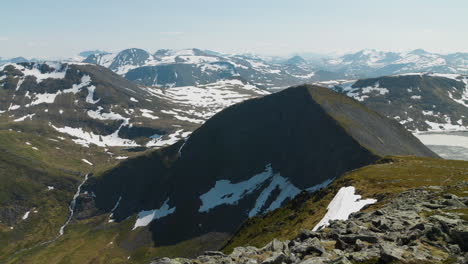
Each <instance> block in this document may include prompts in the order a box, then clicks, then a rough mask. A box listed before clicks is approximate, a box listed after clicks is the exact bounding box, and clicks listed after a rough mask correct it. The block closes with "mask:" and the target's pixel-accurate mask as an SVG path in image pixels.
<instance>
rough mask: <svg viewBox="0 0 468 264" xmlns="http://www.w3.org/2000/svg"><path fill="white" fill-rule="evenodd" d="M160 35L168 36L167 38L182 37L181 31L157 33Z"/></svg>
mask: <svg viewBox="0 0 468 264" xmlns="http://www.w3.org/2000/svg"><path fill="white" fill-rule="evenodd" d="M159 34H161V35H168V36H176V35H182V34H184V32H181V31H167V32H159Z"/></svg>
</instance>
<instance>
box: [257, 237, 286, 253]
mask: <svg viewBox="0 0 468 264" xmlns="http://www.w3.org/2000/svg"><path fill="white" fill-rule="evenodd" d="M287 249H288V245H287V244H286V243H284V242H281V241H279V240H278V239H276V238H275V239H273V241H271V242H270V243H268V244H267V245H266V246H265V247H263V248H262V250H263V251H274V252H280V251H284V250H287Z"/></svg>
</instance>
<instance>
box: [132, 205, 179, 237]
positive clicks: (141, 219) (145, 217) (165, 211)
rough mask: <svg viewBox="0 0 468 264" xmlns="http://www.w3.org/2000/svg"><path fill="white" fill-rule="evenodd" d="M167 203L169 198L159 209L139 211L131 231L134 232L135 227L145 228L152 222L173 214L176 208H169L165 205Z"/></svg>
mask: <svg viewBox="0 0 468 264" xmlns="http://www.w3.org/2000/svg"><path fill="white" fill-rule="evenodd" d="M168 202H169V198H168V199H167V200H166V201H164V203H163V205H161V207H160V208H159V209H154V210H149V211H141V212H139V213H138V218H137V220H136V221H135V225H134V226H133V229H132V230H135V229H136V228H137V227H140V226H147V225H149V223H151V222H152V221H153V220H157V219H160V218H163V217H165V216H167V215H170V214H172V213H174V212H175V210H176V208H175V207H172V208H170V207H169V205H168V204H167V203H168Z"/></svg>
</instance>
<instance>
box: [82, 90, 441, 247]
mask: <svg viewBox="0 0 468 264" xmlns="http://www.w3.org/2000/svg"><path fill="white" fill-rule="evenodd" d="M386 155H416V156H424V157H437V155H436V154H434V153H433V152H432V151H430V150H429V149H428V148H426V147H425V146H424V145H422V143H420V142H419V141H418V140H417V139H416V138H415V137H413V136H412V135H411V134H410V133H409V132H407V131H406V130H405V129H404V128H403V127H402V126H401V125H400V124H398V123H397V122H395V121H393V120H391V119H388V118H386V117H384V116H381V115H379V114H377V113H376V112H373V111H372V110H369V109H368V108H366V107H365V106H363V105H361V104H359V103H358V102H356V101H355V100H353V99H351V98H348V97H346V96H343V95H340V94H338V93H336V92H334V91H332V90H330V89H326V88H322V87H317V86H299V87H295V88H290V89H286V90H284V91H282V92H279V93H276V94H272V95H268V96H265V97H262V98H257V99H252V100H247V101H245V102H242V103H240V104H237V105H234V106H231V107H229V108H227V109H225V110H223V111H221V112H219V113H218V114H216V115H214V116H213V117H212V118H211V119H209V120H208V121H207V122H206V123H205V124H204V125H203V126H201V127H200V128H199V129H197V130H196V131H195V132H194V133H193V134H192V135H191V136H190V137H189V138H188V139H187V140H186V141H179V142H178V143H176V144H174V145H172V146H170V147H167V148H163V149H161V150H157V151H154V152H151V153H149V154H147V155H145V156H142V157H138V158H134V159H129V160H127V161H125V162H123V163H121V165H119V166H117V167H115V168H113V169H111V170H108V171H106V172H104V173H103V174H101V175H98V176H96V177H92V178H91V179H90V180H89V181H88V183H87V184H86V185H85V186H84V189H85V190H86V193H87V195H83V196H82V197H81V201H80V203H79V206H78V207H79V208H81V210H79V212H78V214H79V215H81V217H82V218H87V217H91V216H95V215H100V214H111V215H110V219H111V220H112V221H117V222H121V221H127V220H125V219H128V217H130V216H132V215H135V214H138V216H137V219H136V221H133V219H135V218H131V219H132V220H131V222H132V225H133V231H131V232H135V234H136V235H135V236H133V237H146V238H148V236H149V235H148V233H151V236H152V241H154V243H155V245H156V246H164V245H174V244H177V243H179V242H181V241H186V240H190V239H193V238H195V237H199V236H202V235H206V234H224V236H226V235H227V236H229V235H230V234H232V233H233V232H234V231H235V230H236V228H237V227H238V225H239V224H240V223H241V222H242V221H244V220H245V219H247V218H248V217H252V216H255V215H258V214H262V213H266V212H268V211H271V210H273V209H275V208H278V207H279V206H281V205H282V204H284V203H285V202H286V201H288V200H290V199H292V198H293V197H294V196H296V195H297V194H299V193H300V192H301V191H304V190H308V191H314V190H317V189H319V188H321V187H324V186H326V185H327V184H328V183H330V182H331V181H332V179H334V178H336V177H338V176H340V175H341V174H343V173H344V172H346V171H350V170H353V169H356V168H359V167H362V166H365V165H367V164H370V163H372V162H375V161H376V160H378V159H380V158H382V157H384V156H386ZM187 219H190V221H187ZM153 220H154V221H153ZM127 224H129V223H128V222H127ZM145 226H147V227H145ZM137 240H138V239H137ZM137 240H135V239H134V240H133V242H129V243H130V244H131V245H132V246H131V248H136V247H138V246H141V245H142V243H148V242H149V241H148V240H145V241H146V242H144V241H143V242H142V241H140V242H136V241H137Z"/></svg>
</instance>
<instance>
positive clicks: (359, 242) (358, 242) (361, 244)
mask: <svg viewBox="0 0 468 264" xmlns="http://www.w3.org/2000/svg"><path fill="white" fill-rule="evenodd" d="M355 245H356V251H359V250H362V249H364V248H366V247H367V244H366V243H364V242H363V241H362V240H360V239H357V240H356V243H355Z"/></svg>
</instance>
